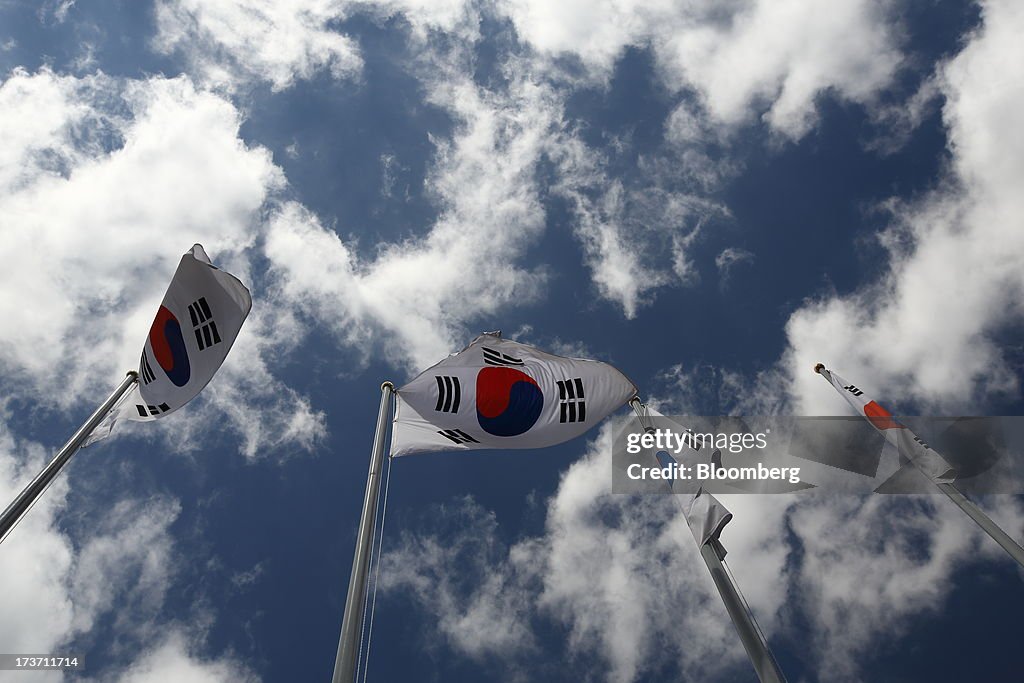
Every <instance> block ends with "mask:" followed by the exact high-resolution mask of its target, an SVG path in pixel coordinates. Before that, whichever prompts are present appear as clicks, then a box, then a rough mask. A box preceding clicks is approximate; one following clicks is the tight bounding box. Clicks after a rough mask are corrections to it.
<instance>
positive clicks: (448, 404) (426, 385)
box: [391, 332, 636, 456]
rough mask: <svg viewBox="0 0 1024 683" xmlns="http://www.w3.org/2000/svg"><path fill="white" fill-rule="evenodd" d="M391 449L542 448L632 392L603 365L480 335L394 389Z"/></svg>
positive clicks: (591, 421)
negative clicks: (395, 390)
mask: <svg viewBox="0 0 1024 683" xmlns="http://www.w3.org/2000/svg"><path fill="white" fill-rule="evenodd" d="M396 393H397V400H396V406H395V418H394V430H393V432H392V437H391V455H394V456H399V455H408V454H410V453H418V452H421V451H438V450H476V449H481V448H542V447H544V446H551V445H554V444H557V443H561V442H563V441H567V440H569V439H572V438H574V437H576V436H579V435H580V434H582V433H583V432H585V431H587V430H588V429H590V428H591V427H592V426H594V425H595V424H597V423H598V422H600V421H601V420H602V419H604V418H605V417H606V416H607V415H608V414H610V413H611V412H612V411H614V410H616V409H617V408H618V407H619V406H621V405H623V404H624V403H625V402H626V401H628V400H629V399H631V398H632V397H633V396H635V395H636V386H634V384H633V383H632V382H630V381H629V379H627V378H626V376H625V375H623V374H622V373H621V372H619V371H618V370H616V369H615V368H614V367H612V366H611V365H608V364H607V363H601V362H598V361H593V360H583V359H580V358H565V357H563V356H555V355H553V354H550V353H545V352H544V351H541V350H539V349H535V348H533V347H532V346H527V345H526V344H519V343H517V342H514V341H508V340H506V339H502V338H501V336H500V333H495V332H492V333H487V334H482V335H480V336H479V337H477V338H476V339H474V340H473V343H471V344H470V345H469V346H467V347H466V348H465V349H463V350H462V351H460V352H459V353H456V354H452V355H451V356H449V357H448V358H445V359H444V360H443V361H441V362H440V363H438V364H437V365H435V366H433V367H432V368H430V369H429V370H427V371H425V372H424V373H423V374H421V375H419V376H418V377H416V378H415V379H414V380H412V381H411V382H409V383H408V384H406V385H405V386H404V387H402V388H401V389H398V391H397V392H396Z"/></svg>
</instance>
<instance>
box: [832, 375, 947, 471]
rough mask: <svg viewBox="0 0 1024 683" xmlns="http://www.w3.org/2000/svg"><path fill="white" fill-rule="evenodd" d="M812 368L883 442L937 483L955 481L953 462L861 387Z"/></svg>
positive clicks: (837, 376)
mask: <svg viewBox="0 0 1024 683" xmlns="http://www.w3.org/2000/svg"><path fill="white" fill-rule="evenodd" d="M815 370H816V371H817V372H818V373H819V374H821V375H823V376H824V377H825V379H827V380H828V381H829V382H830V383H831V384H832V386H833V388H835V390H836V391H838V392H839V394H840V395H841V396H842V397H843V398H845V399H846V402H847V403H849V404H850V405H851V406H852V407H853V409H854V410H856V411H857V412H858V413H859V414H861V415H862V416H863V417H864V419H866V420H867V421H868V422H870V423H871V425H872V426H873V427H874V428H875V429H876V430H878V432H879V433H880V434H882V436H884V437H885V440H886V441H888V442H889V443H890V444H892V445H893V446H895V447H896V448H898V449H899V453H900V455H901V456H902V457H904V458H906V459H907V460H909V461H910V462H912V463H913V464H914V466H916V467H917V468H918V469H919V470H920V471H921V472H922V473H923V474H924V475H925V476H927V477H928V478H929V479H931V480H932V481H934V482H935V483H937V484H949V483H952V482H953V481H955V480H956V469H955V468H954V467H953V466H952V465H950V464H949V463H948V462H946V460H945V459H944V458H943V457H942V456H941V455H939V454H938V453H936V452H935V451H934V450H932V449H931V448H929V447H928V444H926V443H925V442H924V441H922V440H921V439H920V438H918V436H917V435H916V434H914V432H912V431H910V429H908V428H907V427H906V426H905V425H903V424H901V423H900V422H899V421H898V420H897V419H896V418H895V417H893V415H892V413H890V412H889V411H888V410H886V409H885V408H883V407H882V406H881V405H880V404H879V403H878V402H876V401H875V400H874V399H872V398H871V397H869V396H868V395H867V394H865V393H864V391H863V390H862V389H860V388H859V387H857V386H856V385H854V384H853V383H851V382H847V381H846V380H845V379H843V378H842V377H840V376H839V375H837V374H836V373H835V372H833V371H832V370H827V369H825V366H824V365H818V366H817V367H815Z"/></svg>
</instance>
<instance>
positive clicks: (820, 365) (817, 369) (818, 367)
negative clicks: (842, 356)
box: [814, 363, 825, 375]
mask: <svg viewBox="0 0 1024 683" xmlns="http://www.w3.org/2000/svg"><path fill="white" fill-rule="evenodd" d="M824 369H825V364H824V363H818V364H817V365H815V366H814V371H815V372H816V373H818V374H819V375H820V374H821V371H822V370H824Z"/></svg>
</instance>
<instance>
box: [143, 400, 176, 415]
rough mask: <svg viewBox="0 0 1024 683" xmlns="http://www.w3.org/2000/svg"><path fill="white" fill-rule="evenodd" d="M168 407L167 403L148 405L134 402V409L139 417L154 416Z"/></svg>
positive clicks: (168, 408)
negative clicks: (147, 410)
mask: <svg viewBox="0 0 1024 683" xmlns="http://www.w3.org/2000/svg"><path fill="white" fill-rule="evenodd" d="M147 408H149V412H148V413H147V412H146V409H147ZM170 409H171V407H170V406H169V405H167V404H166V403H161V404H160V405H158V406H149V405H146V406H144V405H140V404H138V403H136V404H135V410H137V411H139V417H150V416H152V417H156V416H157V415H159V414H160V413H166V412H167V411H168V410H170Z"/></svg>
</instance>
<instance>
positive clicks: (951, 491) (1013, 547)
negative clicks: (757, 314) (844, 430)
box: [814, 363, 1024, 567]
mask: <svg viewBox="0 0 1024 683" xmlns="http://www.w3.org/2000/svg"><path fill="white" fill-rule="evenodd" d="M814 371H815V372H816V373H818V374H819V375H821V376H822V377H824V378H825V379H826V380H827V381H828V383H829V384H831V383H832V379H831V378H832V374H831V373H830V372H829V371H828V370H827V369H826V368H825V366H824V365H823V364H822V363H818V364H817V365H815V366H814ZM935 485H936V486H938V487H939V490H940V491H942V492H943V493H945V494H946V495H947V496H949V499H950V500H951V501H953V502H954V503H956V504H957V505H958V506H959V507H960V509H961V510H963V511H964V513H966V514H967V516H968V517H970V518H971V519H973V520H974V522H975V524H977V525H978V526H980V527H981V529H982V531H984V532H985V533H986V534H988V535H989V536H991V537H992V540H993V541H995V542H996V543H998V544H999V545H1000V546H1001V547H1002V549H1003V550H1005V551H1006V552H1007V553H1009V555H1010V557H1012V558H1013V559H1015V560H1016V561H1017V564H1019V565H1020V566H1021V567H1024V548H1022V547H1021V546H1020V544H1019V543H1017V541H1015V540H1013V538H1012V537H1011V536H1010V535H1009V534H1007V533H1006V532H1005V531H1003V530H1002V529H1000V528H999V526H998V525H997V524H996V523H995V522H993V521H992V518H991V517H989V516H988V515H986V514H985V513H984V512H982V511H981V508H979V507H978V506H977V505H975V504H974V503H972V502H971V501H970V500H968V499H967V498H966V497H965V496H964V494H962V493H960V491H959V490H958V489H957V488H956V487H955V486H953V485H952V484H940V483H938V482H935Z"/></svg>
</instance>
